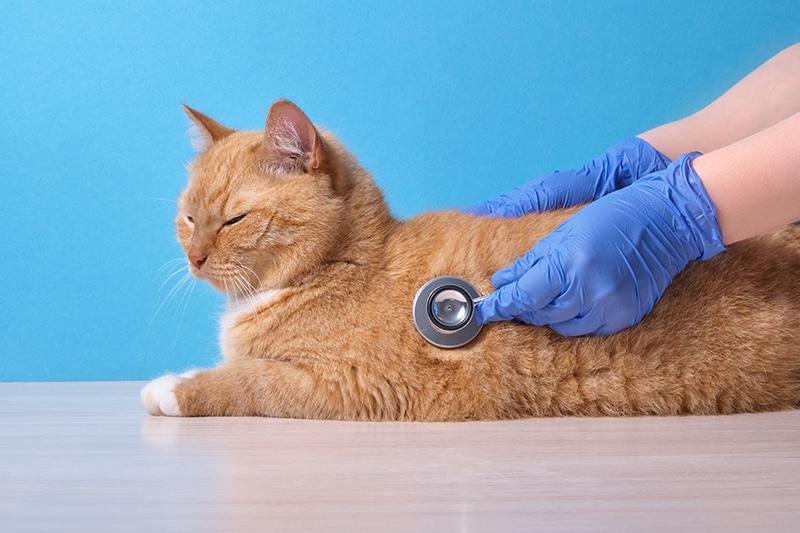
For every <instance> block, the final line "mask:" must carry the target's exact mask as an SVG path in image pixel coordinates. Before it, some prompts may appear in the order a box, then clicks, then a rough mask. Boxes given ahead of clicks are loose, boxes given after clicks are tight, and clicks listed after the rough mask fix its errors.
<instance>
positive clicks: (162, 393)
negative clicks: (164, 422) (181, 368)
mask: <svg viewBox="0 0 800 533" xmlns="http://www.w3.org/2000/svg"><path fill="white" fill-rule="evenodd" d="M197 372H198V370H190V371H188V372H184V373H183V374H180V375H175V374H167V375H164V376H161V377H160V378H158V379H154V380H153V381H151V382H150V383H148V384H147V385H145V387H144V388H143V389H142V392H141V394H140V398H141V400H142V403H143V404H144V406H145V408H146V409H147V411H148V412H149V413H150V414H151V415H154V416H159V415H165V416H182V413H181V410H180V408H179V407H178V401H177V400H176V399H175V394H174V393H173V389H174V388H175V385H177V384H178V383H180V382H181V381H184V380H186V379H189V378H192V377H194V375H195V374H197Z"/></svg>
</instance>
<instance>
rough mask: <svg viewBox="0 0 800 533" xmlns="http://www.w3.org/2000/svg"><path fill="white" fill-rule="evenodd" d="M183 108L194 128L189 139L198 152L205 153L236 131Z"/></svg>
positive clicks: (188, 108) (199, 113) (189, 108)
mask: <svg viewBox="0 0 800 533" xmlns="http://www.w3.org/2000/svg"><path fill="white" fill-rule="evenodd" d="M181 107H182V108H183V110H184V111H185V112H186V114H187V115H188V116H189V118H190V119H191V121H192V124H193V126H194V127H193V128H192V130H191V132H190V133H189V137H190V139H191V141H192V147H193V148H194V149H195V150H197V151H198V152H205V151H206V150H208V149H209V148H211V145H212V144H214V143H215V142H217V141H219V140H220V139H222V138H224V137H227V136H228V135H230V134H231V133H233V131H234V130H232V129H230V128H226V127H225V126H223V125H222V124H220V123H219V122H217V121H216V120H214V119H213V118H211V117H208V116H206V115H204V114H202V113H201V112H199V111H195V110H194V109H192V108H191V107H189V106H187V105H184V104H181Z"/></svg>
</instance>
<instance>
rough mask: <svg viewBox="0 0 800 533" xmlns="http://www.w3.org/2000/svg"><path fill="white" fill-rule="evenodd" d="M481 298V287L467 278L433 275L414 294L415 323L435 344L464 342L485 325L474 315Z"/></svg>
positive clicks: (447, 346) (455, 346)
mask: <svg viewBox="0 0 800 533" xmlns="http://www.w3.org/2000/svg"><path fill="white" fill-rule="evenodd" d="M478 298H480V293H479V292H478V289H476V288H475V287H474V286H473V285H472V284H471V283H470V282H468V281H467V280H465V279H463V278H457V277H454V276H440V277H438V278H433V279H432V280H430V281H429V282H428V283H426V284H425V285H423V286H422V287H421V288H420V290H419V291H417V295H416V296H415V297H414V306H413V316H414V325H415V326H416V328H417V331H419V334H420V335H422V337H423V338H424V339H425V340H426V341H428V342H429V343H431V344H433V345H434V346H438V347H439V348H458V347H459V346H464V345H465V344H467V343H468V342H470V341H471V340H472V339H474V338H475V337H476V336H477V335H478V333H480V331H481V325H480V324H478V323H477V322H475V319H474V316H473V311H474V309H475V302H476V300H477V299H478Z"/></svg>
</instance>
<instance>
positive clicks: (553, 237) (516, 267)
mask: <svg viewBox="0 0 800 533" xmlns="http://www.w3.org/2000/svg"><path fill="white" fill-rule="evenodd" d="M560 241H561V238H560V232H559V231H558V229H556V230H555V231H554V232H552V233H551V234H550V235H548V236H547V237H545V238H544V239H542V240H540V241H539V242H537V243H536V245H535V246H534V247H533V249H532V250H531V251H529V252H528V253H526V254H525V255H523V256H522V257H518V258H517V259H516V260H514V262H513V263H511V264H510V265H509V266H507V267H505V268H502V269H500V270H498V271H497V272H495V273H494V275H493V276H492V285H493V286H494V287H495V288H496V289H499V288H500V287H502V286H504V285H508V284H509V283H512V282H514V281H517V280H518V279H520V278H521V277H522V276H524V275H525V274H526V273H527V272H528V271H529V270H530V269H531V267H533V265H534V263H536V262H537V261H540V260H541V259H542V258H544V257H545V256H548V255H550V253H551V252H552V251H553V250H554V249H555V248H556V246H557V244H558V243H559V242H560Z"/></svg>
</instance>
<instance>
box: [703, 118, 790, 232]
mask: <svg viewBox="0 0 800 533" xmlns="http://www.w3.org/2000/svg"><path fill="white" fill-rule="evenodd" d="M692 166H693V168H694V170H695V172H696V173H697V175H698V176H699V177H700V179H701V180H702V182H703V186H704V187H705V189H706V192H707V193H708V195H709V197H710V198H711V201H712V202H713V203H714V206H715V207H716V210H717V218H718V220H719V225H720V229H721V230H722V237H723V240H724V242H725V244H731V243H733V242H736V241H739V240H742V239H746V238H748V237H752V236H754V235H757V234H759V233H762V232H764V231H766V230H768V229H770V228H773V227H776V226H779V225H782V224H788V223H790V222H794V221H796V220H800V112H799V113H795V114H794V115H792V116H791V117H789V118H787V119H785V120H783V121H781V122H779V123H777V124H775V125H774V126H772V127H770V128H767V129H766V130H764V131H761V132H759V133H756V134H754V135H751V136H750V137H747V138H746V139H742V140H740V141H738V142H736V143H734V144H732V145H730V146H725V147H723V148H720V149H719V150H715V151H712V152H710V153H707V154H705V155H703V156H701V157H698V158H697V159H695V160H694V161H693V163H692Z"/></svg>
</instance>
